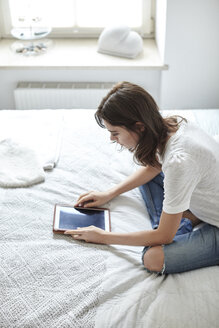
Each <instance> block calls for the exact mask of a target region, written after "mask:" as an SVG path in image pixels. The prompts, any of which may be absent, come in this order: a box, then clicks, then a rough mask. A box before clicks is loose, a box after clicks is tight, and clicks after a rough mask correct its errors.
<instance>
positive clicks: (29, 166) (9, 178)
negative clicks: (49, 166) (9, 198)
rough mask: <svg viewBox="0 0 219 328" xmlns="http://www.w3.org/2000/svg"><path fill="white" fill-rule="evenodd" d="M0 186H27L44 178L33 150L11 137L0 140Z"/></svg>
mask: <svg viewBox="0 0 219 328" xmlns="http://www.w3.org/2000/svg"><path fill="white" fill-rule="evenodd" d="M0 158H1V161H0V187H3V188H18V187H28V186H31V185H34V184H36V183H40V182H43V181H44V180H45V173H44V171H43V169H42V166H41V164H40V163H39V161H38V158H37V156H36V154H35V152H34V151H33V150H32V149H30V148H28V147H26V146H23V145H22V144H19V143H16V142H14V141H13V140H12V139H4V140H1V141H0Z"/></svg>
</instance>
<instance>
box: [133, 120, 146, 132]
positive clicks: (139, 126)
mask: <svg viewBox="0 0 219 328" xmlns="http://www.w3.org/2000/svg"><path fill="white" fill-rule="evenodd" d="M135 126H136V129H137V131H138V132H143V131H144V129H145V126H144V124H143V123H141V122H136V123H135Z"/></svg>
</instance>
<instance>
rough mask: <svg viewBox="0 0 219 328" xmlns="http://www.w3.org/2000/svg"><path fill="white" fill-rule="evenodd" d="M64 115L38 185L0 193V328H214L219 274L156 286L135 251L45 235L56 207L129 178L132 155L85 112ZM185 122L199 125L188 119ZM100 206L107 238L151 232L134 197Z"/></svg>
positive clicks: (199, 273) (214, 270) (201, 273)
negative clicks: (50, 166)
mask: <svg viewBox="0 0 219 328" xmlns="http://www.w3.org/2000/svg"><path fill="white" fill-rule="evenodd" d="M9 112H10V114H9V115H10V116H13V113H12V112H13V111H9ZM58 112H59V111H56V114H57V113H58ZM210 112H212V115H213V112H214V111H209V112H208V116H209V115H210ZM62 113H63V115H64V122H63V138H62V146H61V151H60V157H59V162H58V164H57V166H56V167H55V168H54V170H53V171H49V172H46V178H45V182H43V183H40V184H37V185H34V186H30V187H28V188H19V189H0V199H1V202H0V213H1V214H0V232H1V233H0V263H1V265H0V327H1V328H36V327H37V328H39V327H40V328H44V327H46V328H50V327H51V328H60V327H63V328H68V327H69V328H70V327H75V328H80V327H81V328H82V327H83V328H90V327H96V328H105V327H106V328H120V327H121V328H151V327H153V328H161V327H162V328H184V327H186V328H196V327H197V328H206V327H211V328H217V327H218V322H219V311H218V304H219V267H218V266H215V267H211V268H204V269H200V270H195V271H192V272H186V273H182V274H175V275H167V276H156V275H155V274H149V273H147V272H146V271H145V270H144V268H143V266H142V265H141V247H129V246H116V245H114V246H108V245H97V244H87V243H84V242H80V241H74V240H72V239H71V237H70V236H63V235H54V234H53V232H52V223H53V211H54V204H56V203H61V204H74V202H75V200H76V199H77V197H78V196H79V195H80V194H81V193H82V192H85V191H87V190H91V189H94V190H104V189H106V188H108V187H109V186H111V185H114V184H115V183H118V182H119V181H121V180H122V179H124V178H125V177H126V176H128V175H129V174H130V173H132V172H133V171H134V170H136V165H135V164H134V163H133V160H132V155H131V154H130V153H128V152H126V151H123V152H118V151H117V149H115V145H114V144H111V143H110V141H109V135H108V132H107V131H105V130H103V129H100V128H99V127H98V126H97V124H96V122H95V120H94V117H93V114H94V112H93V111H92V110H72V111H71V110H66V111H62ZM20 114H21V115H23V113H20ZM45 114H46V115H45V117H47V118H48V116H47V115H51V117H52V115H53V114H52V112H51V111H50V112H49V111H45ZM185 114H186V115H188V116H190V118H191V119H193V120H197V118H196V115H195V112H194V111H185ZM214 114H215V112H214ZM4 115H5V114H4ZM16 115H17V116H19V111H16ZM37 115H38V114H37V111H34V112H33V113H32V119H33V121H34V120H36V118H37ZM209 117H210V116H209ZM0 119H1V113H0ZM215 119H217V120H218V122H219V117H218V112H217V113H216V118H215V116H214V121H215ZM217 126H219V125H217ZM208 128H211V125H208ZM215 132H217V133H215ZM218 133H219V131H214V134H218ZM107 206H108V207H109V208H110V210H111V220H112V229H113V231H118V232H119V231H121V232H129V231H138V230H140V229H151V227H150V223H149V217H148V214H147V212H146V209H145V206H144V203H143V200H142V199H141V195H140V193H139V191H138V189H135V190H132V191H129V192H127V193H125V194H123V195H120V196H119V197H117V198H116V199H114V200H112V201H111V202H109V203H108V204H107Z"/></svg>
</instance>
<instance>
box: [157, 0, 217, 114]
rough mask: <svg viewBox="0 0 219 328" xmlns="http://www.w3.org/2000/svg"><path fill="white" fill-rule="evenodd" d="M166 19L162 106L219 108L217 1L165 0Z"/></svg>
mask: <svg viewBox="0 0 219 328" xmlns="http://www.w3.org/2000/svg"><path fill="white" fill-rule="evenodd" d="M165 1H166V0H165ZM166 23H167V25H166V44H165V52H164V62H165V63H166V64H168V65H169V70H168V71H163V72H162V77H161V106H162V108H219V1H218V0H183V1H182V0H168V1H167V19H166Z"/></svg>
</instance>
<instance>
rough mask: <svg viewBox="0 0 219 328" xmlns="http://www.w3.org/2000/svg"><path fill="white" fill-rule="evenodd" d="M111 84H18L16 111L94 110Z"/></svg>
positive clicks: (15, 94)
mask: <svg viewBox="0 0 219 328" xmlns="http://www.w3.org/2000/svg"><path fill="white" fill-rule="evenodd" d="M113 85H114V83H113V82H110V83H105V82H102V83H101V82H100V83H93V82H92V83H89V82H83V83H82V82H77V83H76V82H61V83H58V82H19V83H18V85H17V87H16V89H15V90H14V98H15V108H16V109H61V108H63V109H65V108H67V109H72V108H84V109H96V108H97V107H98V105H99V103H100V101H101V100H102V98H103V97H104V96H105V95H106V94H107V92H108V91H109V90H110V89H111V87H112V86H113Z"/></svg>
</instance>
